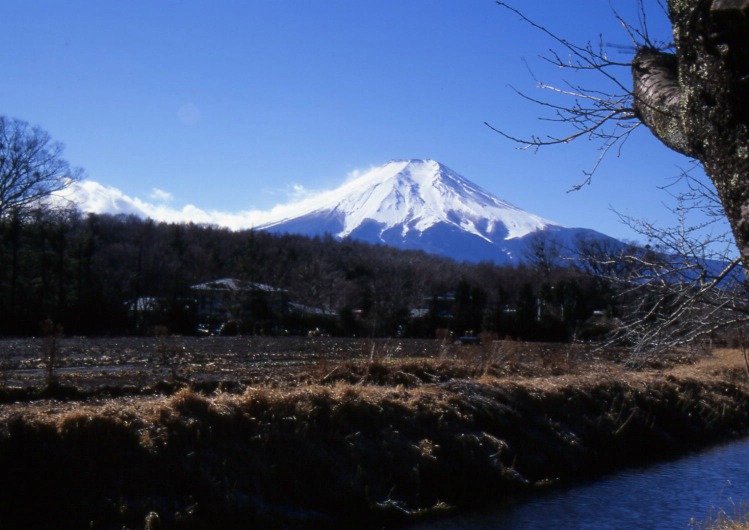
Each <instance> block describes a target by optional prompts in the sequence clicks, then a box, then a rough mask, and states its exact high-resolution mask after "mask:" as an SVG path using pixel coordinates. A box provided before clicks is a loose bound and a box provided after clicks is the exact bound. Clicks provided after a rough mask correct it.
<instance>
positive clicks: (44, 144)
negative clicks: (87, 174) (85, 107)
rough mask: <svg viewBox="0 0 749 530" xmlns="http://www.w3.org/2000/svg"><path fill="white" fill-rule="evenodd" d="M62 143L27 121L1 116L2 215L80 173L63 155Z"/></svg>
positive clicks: (33, 201) (23, 206)
mask: <svg viewBox="0 0 749 530" xmlns="http://www.w3.org/2000/svg"><path fill="white" fill-rule="evenodd" d="M62 151H63V146H62V144H60V143H57V142H53V141H52V140H51V138H50V136H49V134H48V133H46V132H45V131H43V130H42V129H40V128H38V127H31V126H30V125H29V124H28V123H26V122H24V121H21V120H17V119H13V118H8V117H5V116H0V218H3V217H5V216H7V215H9V214H10V212H12V211H14V210H25V209H27V208H28V207H30V206H33V205H35V204H37V203H38V202H39V201H40V200H42V199H44V198H46V197H48V196H49V195H51V194H52V193H55V192H58V191H61V190H63V189H65V188H66V187H68V186H69V185H70V184H71V183H72V182H74V181H75V180H77V179H78V178H79V176H80V171H79V170H77V169H74V168H71V167H70V165H69V164H68V162H67V161H65V160H64V159H63V158H62Z"/></svg>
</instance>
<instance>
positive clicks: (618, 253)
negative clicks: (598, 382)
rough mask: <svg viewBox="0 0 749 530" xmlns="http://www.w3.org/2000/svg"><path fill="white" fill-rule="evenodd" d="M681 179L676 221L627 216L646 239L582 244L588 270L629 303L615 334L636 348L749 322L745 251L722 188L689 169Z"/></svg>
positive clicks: (680, 341)
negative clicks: (726, 212)
mask: <svg viewBox="0 0 749 530" xmlns="http://www.w3.org/2000/svg"><path fill="white" fill-rule="evenodd" d="M679 180H680V181H681V183H682V184H683V186H681V188H680V189H681V191H679V192H678V193H676V194H675V195H674V202H675V204H676V206H674V207H673V208H672V209H671V210H672V213H673V216H674V218H675V220H676V223H675V224H674V225H673V226H668V227H664V226H658V225H656V224H654V223H652V222H649V221H646V220H643V219H635V218H632V217H628V216H624V215H620V217H621V219H622V221H623V222H624V223H625V224H627V225H628V226H629V227H630V228H632V229H633V230H634V231H635V232H637V233H638V234H640V236H641V237H642V238H643V239H645V240H646V241H647V245H646V246H644V247H642V246H628V247H624V246H620V247H616V246H611V245H609V246H601V245H596V243H595V242H590V241H586V242H581V243H580V255H581V256H582V257H583V260H584V261H585V263H586V264H587V268H588V270H590V271H591V272H592V273H594V274H595V275H596V276H598V277H602V278H605V279H606V280H607V281H608V282H610V284H611V285H612V286H613V287H614V292H615V293H616V295H615V296H616V298H617V304H616V305H617V306H618V307H620V308H621V310H620V315H619V326H618V327H617V328H616V329H615V330H614V332H613V334H612V337H611V339H612V341H624V342H626V343H628V344H629V345H631V346H632V347H633V350H634V351H635V352H636V353H650V354H657V353H658V352H660V351H661V350H663V349H668V348H671V347H674V346H681V345H685V344H687V343H690V342H692V341H694V340H695V339H697V338H706V337H708V338H710V337H713V336H715V334H716V333H719V332H721V331H722V330H725V329H727V328H734V327H735V326H737V325H738V324H743V323H745V322H749V299H747V296H746V292H747V286H746V280H745V276H744V274H742V273H741V266H740V264H741V258H740V257H736V253H735V250H734V245H733V240H732V238H731V236H730V233H728V232H727V228H726V226H725V217H721V214H722V208H721V207H720V202H719V200H718V198H717V197H716V196H715V194H714V189H713V188H712V187H711V186H707V185H706V184H705V183H704V182H702V181H701V180H699V179H698V178H695V177H694V176H693V175H691V174H690V173H689V172H688V171H685V172H684V173H683V174H682V175H681V176H680V177H679ZM694 213H697V214H698V215H697V218H698V219H697V220H696V221H695V220H693V217H694V215H692V214H694Z"/></svg>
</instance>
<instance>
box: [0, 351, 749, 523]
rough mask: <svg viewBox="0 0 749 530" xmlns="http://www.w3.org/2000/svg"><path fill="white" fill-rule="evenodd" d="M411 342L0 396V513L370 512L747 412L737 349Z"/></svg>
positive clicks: (606, 463)
mask: <svg viewBox="0 0 749 530" xmlns="http://www.w3.org/2000/svg"><path fill="white" fill-rule="evenodd" d="M225 344H227V345H228V344H233V343H232V342H226V343H225ZM315 344H316V345H317V346H316V347H320V348H323V346H322V345H323V344H327V347H330V348H333V347H336V346H335V345H336V344H338V345H339V346H340V344H341V343H339V342H336V341H333V340H331V342H329V343H326V342H317V343H315ZM421 345H422V343H416V344H412V343H411V342H410V341H400V342H396V341H379V342H376V341H360V342H357V343H354V342H351V343H350V344H348V347H349V349H348V350H347V352H346V353H342V352H339V354H338V355H336V354H334V352H332V350H331V354H330V355H329V356H327V357H326V356H323V355H321V356H320V357H318V358H317V359H315V360H312V361H311V362H310V363H307V364H305V365H304V366H303V367H300V365H296V364H293V363H292V364H289V365H286V366H285V367H283V368H279V365H272V366H271V367H266V370H265V372H262V371H258V372H256V373H255V376H254V378H249V379H247V380H246V381H245V382H244V383H238V382H236V381H237V380H234V384H230V383H232V380H230V379H228V378H227V379H225V380H218V379H214V380H212V381H211V382H212V384H211V385H208V382H209V381H208V380H206V379H204V378H203V379H201V378H198V377H195V372H194V371H191V370H190V369H189V365H186V366H185V367H184V368H185V370H184V373H186V374H188V375H189V377H186V378H185V380H184V381H177V382H174V383H173V384H171V383H170V384H169V385H163V386H161V387H158V388H157V387H154V388H153V390H154V391H162V394H151V395H143V393H142V392H141V393H140V394H139V395H136V393H132V394H131V395H123V396H120V397H118V398H111V397H106V395H105V394H96V393H95V392H94V390H95V389H93V388H91V389H88V390H87V391H86V392H88V394H87V396H86V397H87V399H85V400H80V399H78V400H77V399H76V398H75V396H72V397H71V396H68V400H67V401H61V400H52V399H38V398H34V397H33V396H27V397H26V398H25V399H26V401H25V402H22V403H16V404H8V405H5V406H4V407H3V408H2V409H1V412H0V432H1V434H0V466H2V468H3V469H4V471H5V476H6V477H8V479H7V480H5V481H3V483H2V485H1V486H0V519H1V520H3V521H5V522H7V523H8V524H10V525H11V526H18V527H34V528H44V527H55V528H60V527H65V526H67V527H70V528H81V527H91V528H109V527H115V526H116V527H118V528H119V527H122V526H123V525H124V526H125V527H128V528H142V527H143V526H144V524H145V523H144V521H149V522H148V525H149V527H150V528H151V527H153V528H155V527H156V525H157V524H159V525H161V527H162V528H163V527H179V528H208V527H211V528H215V527H221V528H232V527H248V525H254V526H253V527H259V528H280V527H294V528H309V527H326V528H329V527H352V526H351V525H355V526H356V527H362V526H367V525H369V526H379V527H381V526H383V525H386V526H389V525H395V524H398V523H401V522H404V521H408V520H412V519H413V518H417V517H423V516H428V515H429V514H434V513H441V512H442V511H445V510H449V509H468V508H471V507H475V506H478V505H481V504H486V503H493V502H501V501H502V500H503V499H508V498H512V497H515V496H517V495H522V494H526V493H528V494H530V493H532V492H534V491H536V490H537V489H539V488H544V487H548V486H549V485H550V484H554V483H558V482H564V481H569V480H575V479H579V478H582V477H586V476H594V475H596V474H599V473H602V472H605V471H607V470H611V469H614V468H617V467H621V466H624V465H629V464H635V463H642V462H645V461H649V460H652V459H657V458H663V457H669V456H673V455H675V454H678V453H679V452H681V451H684V450H687V449H690V448H694V447H697V446H701V445H704V444H707V443H710V442H713V441H717V440H720V439H724V438H726V437H729V436H733V435H737V434H740V433H742V432H744V431H745V430H746V428H747V426H749V406H748V405H749V386H747V384H746V380H745V374H744V373H743V364H742V362H743V361H742V358H741V355H740V353H737V352H735V351H733V350H721V351H717V352H715V353H714V354H711V355H707V354H704V353H703V354H694V353H685V352H681V353H674V354H671V355H669V356H665V357H663V359H662V360H661V361H660V362H659V364H658V365H655V364H653V363H651V364H650V365H648V366H640V367H638V368H637V369H633V368H632V367H628V366H626V365H625V363H623V362H621V361H622V359H619V358H617V356H616V355H612V354H611V352H608V353H607V354H604V353H603V352H598V351H596V350H593V349H590V348H585V347H583V346H569V345H565V346H553V345H543V344H536V345H527V344H520V343H513V342H493V343H490V344H485V345H483V346H480V347H479V346H469V347H459V346H456V345H452V344H440V343H437V342H431V345H432V348H431V350H430V351H427V352H423V353H422V354H420V355H408V352H404V350H411V348H414V347H415V350H419V348H420V347H421ZM356 348H358V353H354V349H356ZM410 353H412V354H413V353H414V351H411V352H410ZM624 360H626V359H624ZM240 364H242V363H240V362H237V365H240ZM258 370H259V369H258ZM261 372H262V373H261ZM163 373H166V374H167V375H168V374H169V372H168V371H167V372H163ZM188 379H191V380H192V384H191V383H190V381H189V380H188ZM65 388H73V387H65ZM179 388H181V389H179ZM175 390H176V392H174V393H172V392H173V391H175ZM92 392H93V393H92Z"/></svg>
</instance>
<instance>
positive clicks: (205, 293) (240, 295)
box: [190, 278, 289, 333]
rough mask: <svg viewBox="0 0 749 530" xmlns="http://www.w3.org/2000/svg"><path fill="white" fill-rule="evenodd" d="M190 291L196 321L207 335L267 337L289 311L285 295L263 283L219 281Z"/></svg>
mask: <svg viewBox="0 0 749 530" xmlns="http://www.w3.org/2000/svg"><path fill="white" fill-rule="evenodd" d="M190 289H191V290H192V291H193V292H194V293H195V295H196V301H197V305H196V310H197V316H198V320H199V321H200V322H201V324H202V325H203V326H205V327H207V329H208V330H210V331H218V330H220V329H221V327H222V326H224V328H223V329H224V332H228V331H234V332H240V331H241V332H245V331H250V332H254V333H270V332H271V331H273V329H271V328H273V327H274V326H275V325H276V324H277V323H278V322H279V321H280V320H281V319H282V318H283V317H284V315H285V314H286V313H287V312H288V311H289V300H288V294H287V292H286V291H285V290H284V289H279V288H276V287H272V286H270V285H266V284H263V283H256V282H250V281H246V280H239V279H236V278H223V279H220V280H213V281H210V282H205V283H200V284H197V285H193V286H191V287H190ZM229 323H231V324H229ZM227 326H228V327H227ZM229 327H230V328H233V329H229Z"/></svg>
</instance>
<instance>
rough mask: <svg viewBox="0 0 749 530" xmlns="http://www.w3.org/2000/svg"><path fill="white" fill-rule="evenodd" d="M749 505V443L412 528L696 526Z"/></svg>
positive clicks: (500, 528)
mask: <svg viewBox="0 0 749 530" xmlns="http://www.w3.org/2000/svg"><path fill="white" fill-rule="evenodd" d="M747 501H749V439H745V440H741V441H738V442H733V443H731V444H728V445H724V446H720V447H716V448H713V449H710V450H708V451H705V452H703V453H700V454H696V455H691V456H688V457H685V458H681V459H679V460H675V461H672V462H667V463H663V464H658V465H655V466H651V467H647V468H641V469H634V470H629V471H626V472H622V473H619V474H616V475H613V476H610V477H608V478H605V479H602V480H599V481H596V482H591V483H587V484H583V485H580V486H576V487H574V488H570V489H567V490H562V491H557V492H553V493H550V494H547V495H544V496H541V497H538V498H535V499H532V500H530V501H527V502H524V503H522V504H519V505H517V506H515V507H512V508H509V509H505V510H494V511H489V512H485V513H479V514H471V515H466V516H460V517H455V518H451V519H446V520H440V521H430V522H429V523H424V524H420V525H416V526H413V527H411V529H412V530H417V529H418V530H436V529H444V530H447V529H450V530H453V529H456V530H457V529H461V530H462V529H481V530H485V529H497V530H505V529H512V530H518V529H536V528H538V529H591V530H593V529H597V530H600V529H607V528H617V529H619V528H622V529H624V528H657V529H688V528H693V526H691V525H690V521H692V520H694V521H695V522H697V523H700V522H703V521H704V520H705V519H707V518H708V516H710V515H711V514H712V515H714V514H716V513H717V511H718V510H720V509H723V510H725V511H726V512H727V513H728V514H729V515H732V514H734V513H735V511H736V509H737V507H741V506H744V505H745V504H746V502H747Z"/></svg>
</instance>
